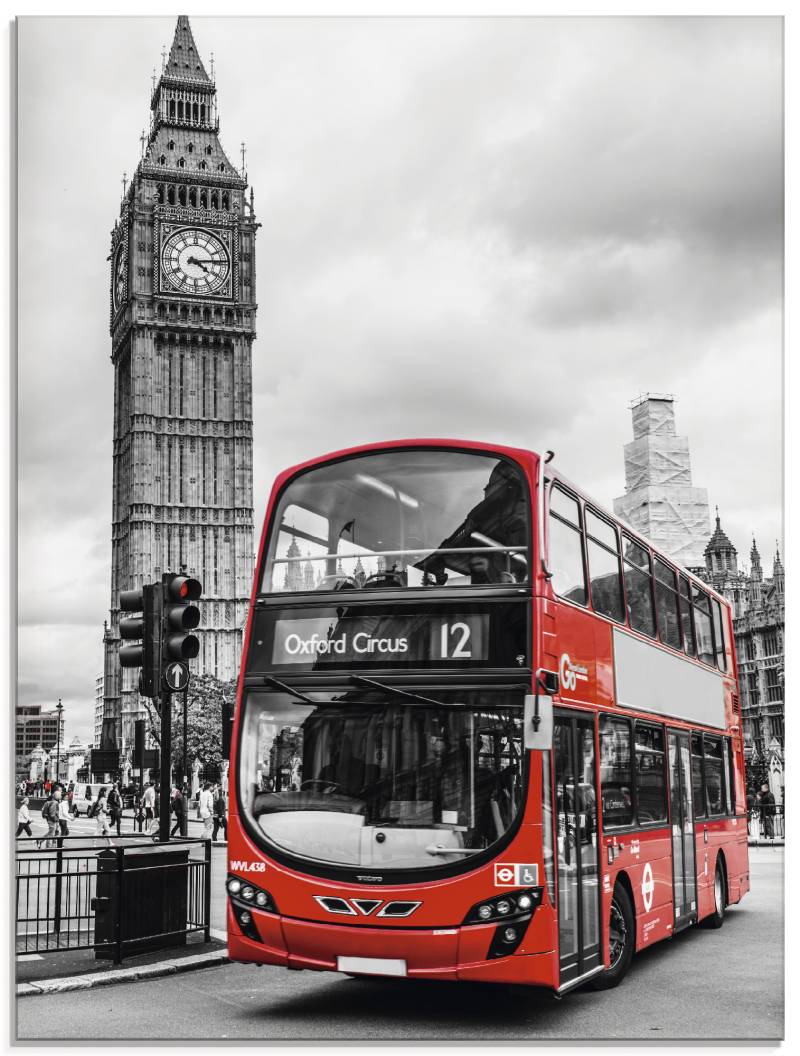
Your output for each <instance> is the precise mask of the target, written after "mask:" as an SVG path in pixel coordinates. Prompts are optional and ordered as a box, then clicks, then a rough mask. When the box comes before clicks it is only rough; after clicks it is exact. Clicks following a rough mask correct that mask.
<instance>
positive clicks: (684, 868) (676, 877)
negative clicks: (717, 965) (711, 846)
mask: <svg viewBox="0 0 800 1056" xmlns="http://www.w3.org/2000/svg"><path fill="white" fill-rule="evenodd" d="M668 739H669V788H670V816H671V821H672V891H673V898H674V902H675V924H674V930H675V931H678V930H679V929H680V928H682V927H684V926H685V925H686V924H690V923H691V922H692V921H693V920H694V919H695V918H696V917H697V872H696V866H695V857H694V811H693V809H692V759H691V755H690V752H689V734H688V733H687V732H685V731H683V730H669V731H668Z"/></svg>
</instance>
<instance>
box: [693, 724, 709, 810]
mask: <svg viewBox="0 0 800 1056" xmlns="http://www.w3.org/2000/svg"><path fill="white" fill-rule="evenodd" d="M692 799H693V800H694V816H695V817H696V818H704V817H705V816H706V793H705V787H704V784H703V735H702V734H701V733H693V734H692Z"/></svg>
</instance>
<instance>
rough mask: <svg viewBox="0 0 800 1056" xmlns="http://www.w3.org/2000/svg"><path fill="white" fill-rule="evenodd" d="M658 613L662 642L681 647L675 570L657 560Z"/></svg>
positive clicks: (673, 646) (677, 647)
mask: <svg viewBox="0 0 800 1056" xmlns="http://www.w3.org/2000/svg"><path fill="white" fill-rule="evenodd" d="M655 565H656V569H655V571H656V578H655V584H656V612H657V613H658V629H659V631H660V633H661V641H662V642H664V644H665V645H671V646H672V648H673V649H680V647H681V629H680V624H679V622H678V592H677V590H676V589H675V570H674V569H672V568H670V566H669V565H667V564H665V562H664V561H662V560H661V559H660V558H658V557H657V558H656V561H655Z"/></svg>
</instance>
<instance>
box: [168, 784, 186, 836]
mask: <svg viewBox="0 0 800 1056" xmlns="http://www.w3.org/2000/svg"><path fill="white" fill-rule="evenodd" d="M170 809H171V811H172V813H173V814H174V815H175V824H174V825H173V826H172V831H171V832H170V836H174V835H175V834H176V833H177V835H178V836H182V835H183V814H184V810H183V796H182V795H181V791H180V789H179V788H173V790H172V802H171V803H170Z"/></svg>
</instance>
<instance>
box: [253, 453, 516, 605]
mask: <svg viewBox="0 0 800 1056" xmlns="http://www.w3.org/2000/svg"><path fill="white" fill-rule="evenodd" d="M529 520H530V518H529V511H528V504H527V501H526V489H525V485H524V482H523V477H522V473H521V471H520V470H519V469H518V468H517V467H516V466H514V465H513V464H512V463H511V462H509V461H507V460H506V459H501V458H498V457H494V456H489V455H483V454H476V453H473V452H459V451H448V450H435V451H433V450H419V449H415V450H396V451H385V452H381V453H379V454H371V455H362V456H359V457H356V458H350V459H345V460H343V461H339V462H332V463H330V464H327V465H322V466H319V467H317V468H315V469H311V470H308V471H306V472H304V473H301V474H300V475H299V476H298V477H296V478H295V479H294V480H293V481H291V483H290V484H289V485H288V487H287V488H286V489H285V490H284V491H283V493H282V495H281V498H280V501H279V502H278V505H277V509H276V512H275V516H274V518H273V522H272V529H271V534H270V540H269V546H268V550H267V560H266V562H265V566H264V569H263V573H262V579H261V592H262V593H265V594H276V593H299V592H306V591H333V590H361V589H403V588H408V587H458V586H473V585H476V584H494V585H496V584H503V583H505V584H515V583H524V582H526V580H527V578H528V538H529Z"/></svg>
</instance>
